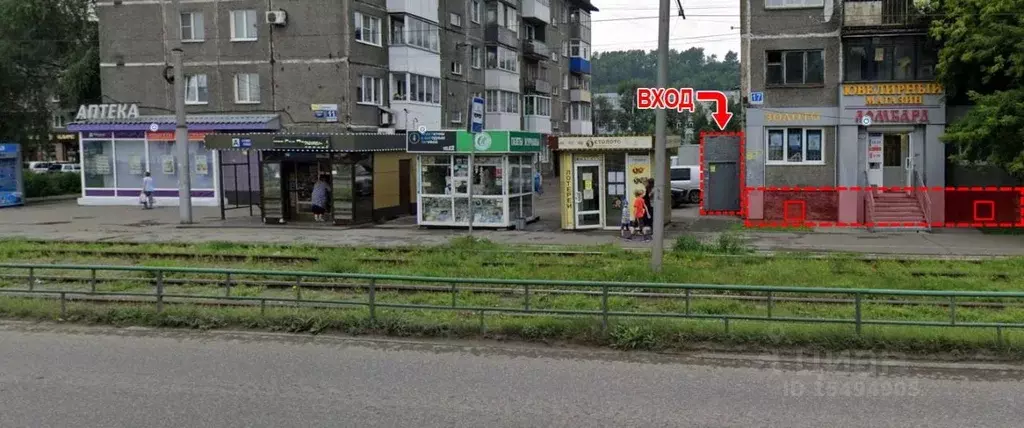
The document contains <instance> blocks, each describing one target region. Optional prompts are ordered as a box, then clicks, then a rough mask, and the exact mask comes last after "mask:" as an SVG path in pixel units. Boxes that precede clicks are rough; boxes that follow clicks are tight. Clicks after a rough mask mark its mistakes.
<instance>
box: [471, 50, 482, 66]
mask: <svg viewBox="0 0 1024 428" xmlns="http://www.w3.org/2000/svg"><path fill="white" fill-rule="evenodd" d="M470 56H471V57H472V59H473V68H480V67H481V66H482V65H483V54H482V53H481V52H480V46H470Z"/></svg>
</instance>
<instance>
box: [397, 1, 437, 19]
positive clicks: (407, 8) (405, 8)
mask: <svg viewBox="0 0 1024 428" xmlns="http://www.w3.org/2000/svg"><path fill="white" fill-rule="evenodd" d="M387 5H388V12H389V13H408V14H410V15H416V16H419V17H421V18H425V19H427V20H430V21H433V22H437V21H438V19H437V18H438V16H437V10H438V0H388V2H387ZM445 19H447V17H446V18H445Z"/></svg>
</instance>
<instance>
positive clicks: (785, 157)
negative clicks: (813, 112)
mask: <svg viewBox="0 0 1024 428" xmlns="http://www.w3.org/2000/svg"><path fill="white" fill-rule="evenodd" d="M824 138H825V134H824V131H823V130H821V129H820V128H770V129H768V143H767V144H768V147H767V152H768V163H769V164H823V163H824V160H823V159H824V157H823V154H824Z"/></svg>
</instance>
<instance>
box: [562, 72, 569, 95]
mask: <svg viewBox="0 0 1024 428" xmlns="http://www.w3.org/2000/svg"><path fill="white" fill-rule="evenodd" d="M562 89H565V90H567V91H568V90H569V73H563V74H562Z"/></svg>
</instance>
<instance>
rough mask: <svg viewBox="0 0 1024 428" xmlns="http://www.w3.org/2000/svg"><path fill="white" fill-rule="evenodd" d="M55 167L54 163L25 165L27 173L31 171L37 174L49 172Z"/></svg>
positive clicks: (38, 162) (35, 162)
mask: <svg viewBox="0 0 1024 428" xmlns="http://www.w3.org/2000/svg"><path fill="white" fill-rule="evenodd" d="M53 165H54V163H53V162H40V161H32V162H29V163H26V164H25V171H31V172H34V173H37V174H39V173H44V172H49V171H50V167H52V166H53Z"/></svg>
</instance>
